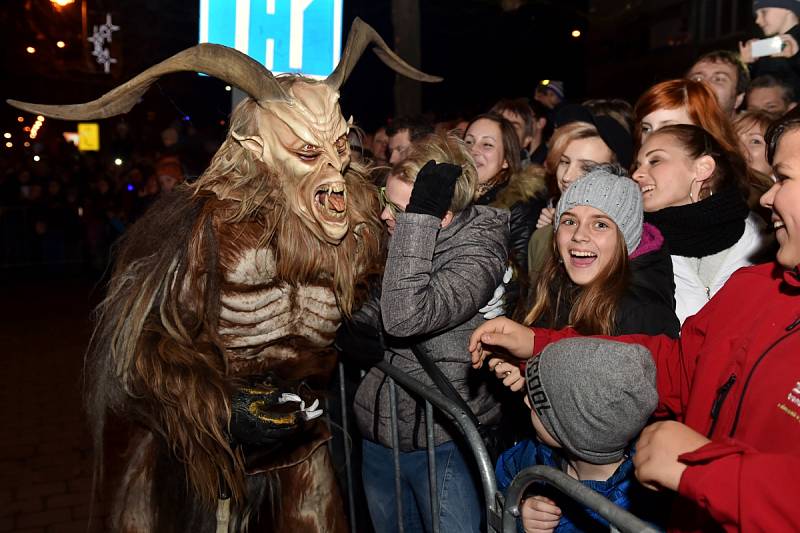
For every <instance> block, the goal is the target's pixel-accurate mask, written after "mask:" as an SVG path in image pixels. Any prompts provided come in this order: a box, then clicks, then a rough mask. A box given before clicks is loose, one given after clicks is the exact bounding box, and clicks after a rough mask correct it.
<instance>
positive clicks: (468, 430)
mask: <svg viewBox="0 0 800 533" xmlns="http://www.w3.org/2000/svg"><path fill="white" fill-rule="evenodd" d="M375 367H376V368H378V369H379V370H380V371H381V372H383V373H384V374H386V375H387V376H391V378H392V379H393V380H394V381H396V382H397V383H399V384H400V385H402V386H403V388H405V389H407V390H409V391H411V392H413V393H415V394H419V395H420V396H423V397H424V398H426V399H427V400H429V401H430V402H431V403H432V404H433V405H434V406H435V407H436V408H437V409H439V410H441V411H442V412H444V413H445V414H446V415H447V416H449V417H450V418H451V419H452V420H453V422H455V424H456V425H457V426H458V428H459V429H460V430H461V432H462V433H463V434H464V438H465V439H466V440H467V444H469V447H470V450H471V451H472V453H473V455H474V457H475V462H476V463H478V473H479V475H480V477H481V483H482V488H483V499H484V502H486V511H487V517H488V516H489V515H491V514H494V511H495V500H494V496H495V493H496V492H497V482H496V480H495V478H494V465H493V464H492V461H491V460H490V459H489V453H488V452H487V451H486V445H485V444H484V442H483V438H482V437H481V434H480V433H478V428H476V427H475V425H474V424H473V423H472V420H470V417H469V415H468V414H467V413H465V412H464V410H463V409H461V408H460V407H459V406H457V405H455V404H454V403H453V402H452V401H451V400H450V399H448V398H447V397H446V396H444V395H443V394H441V393H440V392H438V391H435V390H433V389H430V388H427V387H425V386H424V385H423V384H422V383H420V382H419V381H417V380H415V379H414V378H412V377H410V376H408V375H406V374H404V373H403V372H401V371H398V370H397V369H396V368H394V367H393V366H392V365H390V364H389V363H387V362H386V361H378V362H377V363H376V364H375ZM391 390H392V389H391V388H390V389H389V392H390V396H389V397H390V399H391Z"/></svg>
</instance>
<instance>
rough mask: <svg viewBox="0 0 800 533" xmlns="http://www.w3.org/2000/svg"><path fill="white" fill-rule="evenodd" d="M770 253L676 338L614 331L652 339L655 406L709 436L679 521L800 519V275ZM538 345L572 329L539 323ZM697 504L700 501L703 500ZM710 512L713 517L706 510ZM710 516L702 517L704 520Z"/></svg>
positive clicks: (745, 523)
mask: <svg viewBox="0 0 800 533" xmlns="http://www.w3.org/2000/svg"><path fill="white" fill-rule="evenodd" d="M797 270H798V269H794V271H787V270H786V269H784V268H782V267H780V266H779V265H776V264H774V263H770V264H766V265H759V266H755V267H751V268H743V269H741V270H739V271H737V272H736V273H735V274H734V275H733V276H731V278H730V279H729V280H728V282H727V283H726V284H725V286H724V287H723V288H722V289H721V290H720V291H719V292H718V293H717V295H716V296H714V298H712V299H711V301H710V302H708V304H706V305H705V306H704V307H703V308H702V309H701V310H700V312H699V313H698V314H697V315H695V316H693V317H691V318H689V319H687V320H686V322H685V323H684V325H683V328H682V329H681V337H680V339H678V340H673V339H669V338H667V337H665V336H663V335H660V336H655V337H650V336H645V335H626V336H623V337H616V339H617V340H623V341H625V342H636V343H639V344H642V345H644V346H646V347H647V348H649V349H650V351H651V352H652V354H653V357H654V359H655V361H656V366H657V369H658V373H657V380H658V391H659V398H660V401H659V407H658V410H657V411H656V414H657V415H672V416H673V417H675V418H676V419H677V420H679V421H681V422H683V423H685V424H686V425H688V426H689V427H691V428H693V429H694V430H695V431H698V432H700V433H703V434H704V435H706V436H708V437H709V438H710V439H711V441H712V442H711V443H709V444H707V445H705V446H703V447H702V448H700V449H698V450H695V451H694V452H690V453H686V454H684V455H682V456H680V458H679V459H680V460H681V461H682V462H683V463H685V464H687V465H688V468H687V469H686V470H685V471H684V473H683V476H682V477H681V482H680V486H679V488H678V491H679V493H680V494H681V495H683V496H686V497H687V498H689V499H691V500H693V501H694V502H696V503H697V506H694V505H692V504H690V503H689V502H687V501H686V500H685V499H681V498H679V499H678V500H677V503H676V507H675V508H674V509H673V514H672V523H671V524H670V526H671V529H673V530H680V531H686V530H696V529H698V530H699V529H706V530H708V526H709V525H710V524H709V523H708V520H709V519H711V520H713V521H715V522H717V523H719V524H720V525H722V526H723V527H724V528H725V529H726V530H728V531H737V530H744V531H754V530H763V531H790V530H795V529H797V528H798V527H800V490H797V489H800V485H798V480H800V279H798V273H797ZM534 331H535V333H536V346H535V350H536V352H537V353H538V352H540V351H541V350H542V349H543V348H544V347H545V346H546V345H547V344H548V343H550V342H554V341H556V340H558V339H560V338H563V337H571V336H575V335H576V333H575V332H574V331H573V330H569V329H566V330H560V331H553V330H546V329H539V328H534ZM698 507H699V508H698ZM709 515H710V517H709ZM704 523H705V527H704Z"/></svg>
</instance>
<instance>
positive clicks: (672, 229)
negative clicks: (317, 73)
mask: <svg viewBox="0 0 800 533" xmlns="http://www.w3.org/2000/svg"><path fill="white" fill-rule="evenodd" d="M754 9H755V13H756V15H757V19H756V20H757V23H758V25H759V26H760V27H761V28H762V29H763V30H764V33H765V34H766V36H771V35H777V36H779V37H780V39H781V40H782V42H783V43H784V46H783V48H782V50H781V51H780V52H777V53H775V54H774V57H764V58H759V57H757V54H754V53H751V47H752V46H753V45H754V42H752V41H751V42H747V43H743V44H742V45H741V49H740V51H739V53H736V52H733V51H726V50H719V51H714V52H711V53H707V54H705V55H703V56H701V57H699V58H698V59H697V60H696V61H695V63H694V64H693V65H690V66H689V68H687V69H686V73H685V77H684V78H680V79H672V80H666V81H663V82H661V83H657V84H656V85H654V86H652V87H650V88H649V89H647V90H646V91H645V92H644V93H643V94H642V95H641V96H640V97H639V99H638V100H637V101H636V102H635V103H634V105H631V104H629V103H627V102H625V101H623V100H620V99H606V100H589V101H584V102H582V103H580V104H576V103H568V102H567V101H566V100H565V90H564V85H563V84H562V83H561V82H559V81H547V82H543V83H542V84H540V85H539V86H538V87H537V88H536V90H535V91H534V92H533V94H532V98H531V99H530V100H529V99H526V98H518V99H513V100H502V101H499V102H497V104H496V105H495V106H493V107H492V108H491V109H489V110H487V112H486V113H485V114H481V115H478V116H476V117H473V118H472V119H470V120H467V121H463V122H459V123H450V124H444V123H442V124H430V123H426V122H425V121H424V120H422V119H411V118H402V119H397V120H394V121H392V122H391V123H390V124H388V125H386V126H385V127H383V128H380V129H379V130H378V131H376V132H374V133H373V134H372V135H371V136H370V135H367V136H366V138H365V139H364V140H363V141H362V143H361V146H362V150H361V151H360V153H359V157H362V158H364V159H365V160H367V161H368V162H372V163H374V164H376V165H377V166H378V168H379V170H376V171H375V173H374V179H375V180H376V182H377V185H378V186H379V187H380V198H381V202H382V206H383V211H382V213H381V219H382V220H383V221H384V222H385V224H386V227H387V233H388V235H389V239H388V255H387V257H386V264H385V271H384V275H383V280H382V285H381V291H379V294H377V295H376V296H375V300H374V301H371V302H369V303H368V304H367V305H365V306H364V308H362V309H361V310H360V311H359V312H357V313H356V314H355V315H354V317H353V322H354V323H356V324H357V327H353V328H349V329H348V330H347V333H341V334H340V342H341V346H343V347H344V351H345V352H347V351H348V350H347V348H348V347H350V348H351V349H352V348H353V347H354V346H358V347H359V349H360V350H361V351H362V352H363V351H369V350H370V349H371V350H372V351H373V356H374V358H375V359H376V360H377V359H384V360H386V361H389V362H390V363H391V364H392V365H394V366H396V367H398V368H400V369H402V370H404V371H405V372H407V373H408V374H410V375H412V376H414V377H416V378H417V379H419V380H420V381H423V382H424V383H427V384H429V385H431V386H440V383H441V381H442V380H441V377H439V379H437V376H436V374H438V373H441V374H442V375H444V377H445V378H446V380H447V381H449V382H450V383H451V384H452V386H453V388H454V389H455V390H456V391H457V392H458V394H459V395H460V396H461V398H462V399H463V400H464V401H465V402H466V404H467V405H468V406H469V408H470V410H471V411H472V412H473V414H474V415H475V417H476V421H477V423H478V424H479V425H480V426H482V427H490V428H497V429H495V430H493V431H496V432H498V433H503V432H502V430H501V429H499V428H501V427H502V426H503V425H504V424H505V425H508V424H510V425H512V426H513V427H514V429H515V430H517V431H516V433H515V432H511V434H513V435H515V438H514V439H513V442H508V443H507V444H508V445H509V449H507V450H505V451H503V452H502V453H501V454H500V456H499V458H498V460H497V471H496V474H497V479H498V485H499V488H500V489H501V490H506V489H507V488H508V486H509V485H510V483H511V481H512V480H513V478H514V476H515V475H516V474H517V473H519V472H520V471H521V470H522V469H524V468H525V467H527V466H533V465H536V464H544V465H549V466H554V467H556V468H558V469H560V470H562V471H564V472H565V473H567V474H568V475H569V476H571V477H573V478H576V479H578V480H580V481H581V482H583V483H585V484H586V485H587V486H589V487H590V488H592V489H594V490H596V491H598V492H600V493H602V494H603V495H605V496H606V497H608V498H609V499H611V500H612V501H614V502H616V503H617V504H619V505H621V506H622V507H624V508H627V509H628V510H630V511H632V512H633V513H634V514H636V515H637V516H639V517H641V518H643V519H645V520H647V521H649V522H650V523H652V524H653V525H655V526H656V527H666V528H670V529H676V530H709V529H713V528H716V527H722V528H724V529H726V530H747V529H776V530H777V529H790V528H792V527H794V526H796V523H797V521H798V519H800V517H798V515H797V511H796V509H795V506H794V505H793V503H792V502H793V498H792V497H791V495H790V490H789V487H790V483H791V480H792V478H793V476H794V475H795V474H796V473H798V468H799V467H800V456H798V454H797V449H796V447H795V445H794V444H793V442H794V439H795V438H796V437H797V436H799V435H800V426H798V420H800V410H799V409H798V405H800V390H798V389H799V388H800V382H798V381H797V380H798V376H797V375H796V374H794V373H793V372H792V370H793V369H794V368H796V366H797V358H796V354H797V353H800V352H798V349H800V345H799V344H798V342H800V341H798V340H797V339H798V337H797V336H796V335H794V332H795V331H796V330H795V328H796V326H797V324H798V323H800V306H798V302H799V301H798V300H797V295H798V286H800V277H798V269H797V267H798V264H799V263H800V252H798V249H800V248H798V246H800V244H798V243H797V242H796V241H797V239H798V237H796V236H795V235H794V231H795V227H794V224H795V220H796V217H798V216H800V208H798V207H797V206H799V205H800V195H797V194H796V193H795V192H793V191H794V187H793V185H792V184H793V183H794V181H795V180H797V179H800V152H798V151H797V150H796V146H798V142H799V141H798V139H800V111H797V110H795V111H793V109H794V108H795V106H796V102H795V96H794V94H795V90H796V89H797V88H800V87H798V86H797V81H798V80H800V78H795V77H794V76H796V70H795V69H796V67H797V65H798V64H800V63H798V60H797V57H800V56H797V50H798V47H797V41H796V40H795V36H794V33H795V32H798V31H800V30H798V15H799V14H800V2H796V1H756V2H754ZM747 63H750V65H748V64H747ZM465 188H466V189H468V190H470V191H472V193H471V195H470V194H467V195H466V196H469V197H470V201H467V202H465ZM506 267H508V268H509V272H511V277H510V279H509V277H508V276H506V277H505V278H504V277H503V274H504V268H506ZM498 285H499V288H498ZM500 295H502V297H501V296H500ZM498 308H499V309H500V311H499V312H500V313H503V314H505V315H506V316H504V317H496V315H497V314H498ZM354 332H357V333H354ZM365 332H367V333H365ZM354 335H362V336H373V337H375V338H378V339H380V343H378V345H376V344H375V343H372V344H367V343H364V342H362V343H361V344H358V343H354V342H353V339H343V338H342V337H345V336H354ZM465 346H467V347H468V350H469V353H470V354H471V356H470V355H468V354H467V352H466V351H465ZM362 356H363V353H362ZM431 360H432V361H433V362H434V363H435V366H436V367H437V368H438V371H434V370H431V369H430V364H429V363H426V361H431ZM362 361H363V359H362ZM470 362H471V363H472V365H471V368H470ZM484 367H486V368H488V369H489V371H488V372H487V370H486V368H484ZM495 379H497V380H498V381H494V380H495ZM498 382H499V383H501V384H502V385H504V386H506V387H507V390H505V391H504V392H505V393H511V395H510V396H509V395H503V394H501V393H498V391H497V390H496V385H497V384H498ZM440 388H441V386H440ZM397 394H398V398H397V405H398V406H399V407H398V408H399V411H400V420H401V423H400V426H399V429H398V436H399V443H400V444H399V445H400V450H399V456H400V474H401V475H400V479H399V480H395V478H394V475H393V469H392V468H391V467H390V465H391V461H392V453H393V450H392V439H391V427H390V413H389V409H390V404H389V393H388V391H387V388H386V376H384V374H383V373H382V372H381V371H380V370H378V369H376V368H372V369H371V370H369V371H368V373H367V374H366V377H365V378H364V380H363V381H362V383H361V384H360V386H359V389H358V393H357V395H356V405H355V409H356V418H357V421H358V426H359V428H360V430H361V434H362V435H363V436H364V443H363V465H362V466H363V480H364V485H365V487H366V489H367V490H366V497H367V503H368V507H369V511H370V515H371V517H372V521H373V524H374V525H375V526H376V528H377V530H379V531H395V530H396V529H395V528H396V523H397V521H398V516H397V512H398V509H397V507H396V505H395V498H396V493H395V491H396V482H398V481H399V486H400V488H401V490H402V518H403V521H404V524H405V527H406V530H409V529H410V530H412V531H429V530H430V527H431V510H430V506H429V503H428V501H429V500H428V497H427V495H428V491H429V486H428V477H427V475H426V474H425V472H423V471H422V466H423V465H424V464H426V460H425V453H426V452H425V449H424V448H425V429H424V425H423V424H421V417H422V414H421V411H420V408H419V406H418V403H417V401H416V400H415V399H414V398H413V397H412V396H410V395H409V394H407V393H405V392H403V391H399V392H398V393H397ZM515 403H516V404H524V405H525V406H526V409H525V411H524V413H526V414H525V416H524V418H520V417H519V416H518V415H517V414H516V413H518V411H515V410H514V405H513V404H515ZM517 407H518V405H517ZM521 428H526V431H519V430H520V429H521ZM435 435H436V438H435V445H436V446H435V451H434V453H435V455H436V465H437V466H436V468H437V471H436V480H437V490H438V491H439V495H440V497H439V509H438V513H439V517H440V520H441V527H442V530H443V531H478V530H479V529H480V527H481V520H482V517H481V513H480V512H479V511H478V509H480V501H479V494H480V491H479V490H478V486H477V485H476V483H477V481H476V478H475V476H474V473H473V472H472V471H471V469H470V468H469V462H470V460H469V456H468V455H465V453H464V450H463V448H462V447H461V446H460V445H459V442H460V439H459V437H458V434H457V432H456V431H454V430H453V429H452V428H451V427H448V426H447V425H446V424H444V423H441V425H439V422H437V426H436V430H435ZM519 527H520V529H521V530H524V531H527V532H543V531H553V530H558V531H587V530H595V529H597V528H598V527H607V523H606V522H605V521H604V520H603V519H602V518H601V517H600V516H599V515H598V514H597V513H595V512H594V511H592V510H589V509H583V508H581V507H580V506H579V505H576V504H575V503H574V502H571V501H570V500H569V499H568V498H564V497H563V496H561V495H558V494H557V493H555V492H553V491H551V490H548V489H547V488H545V487H542V486H539V485H533V486H531V487H530V488H529V489H528V492H527V493H526V495H525V499H524V501H523V502H522V505H521V518H520V521H519Z"/></svg>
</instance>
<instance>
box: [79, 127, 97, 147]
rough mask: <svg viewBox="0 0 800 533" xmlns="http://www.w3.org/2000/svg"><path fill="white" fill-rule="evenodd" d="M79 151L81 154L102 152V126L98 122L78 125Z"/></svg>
mask: <svg viewBox="0 0 800 533" xmlns="http://www.w3.org/2000/svg"><path fill="white" fill-rule="evenodd" d="M78 150H80V151H81V152H88V151H93V152H96V151H98V150H100V126H99V124H97V122H79V123H78Z"/></svg>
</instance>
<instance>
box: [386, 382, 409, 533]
mask: <svg viewBox="0 0 800 533" xmlns="http://www.w3.org/2000/svg"><path fill="white" fill-rule="evenodd" d="M386 380H387V383H388V385H389V413H390V415H391V426H392V459H394V493H395V496H397V498H396V504H397V531H399V532H400V533H404V531H405V529H404V528H403V487H402V485H401V483H400V435H399V431H400V429H399V426H398V425H397V390H396V388H395V384H394V380H393V379H392V378H391V377H389V376H387V377H386Z"/></svg>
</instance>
